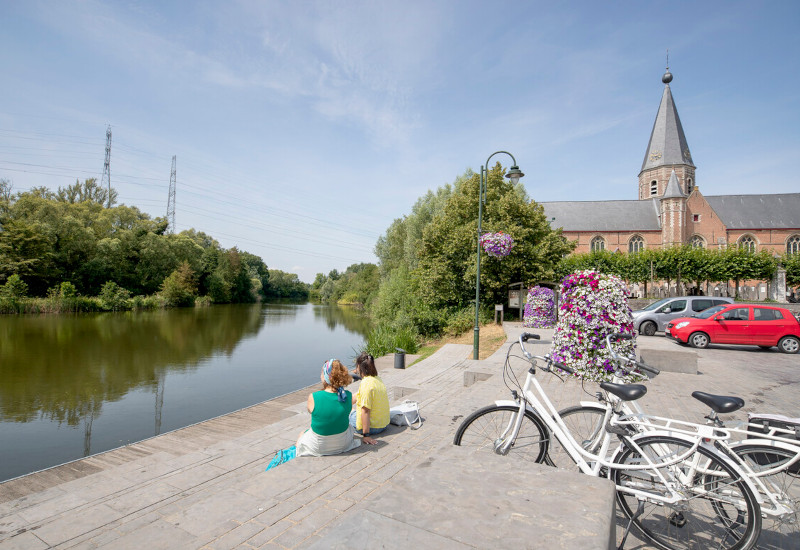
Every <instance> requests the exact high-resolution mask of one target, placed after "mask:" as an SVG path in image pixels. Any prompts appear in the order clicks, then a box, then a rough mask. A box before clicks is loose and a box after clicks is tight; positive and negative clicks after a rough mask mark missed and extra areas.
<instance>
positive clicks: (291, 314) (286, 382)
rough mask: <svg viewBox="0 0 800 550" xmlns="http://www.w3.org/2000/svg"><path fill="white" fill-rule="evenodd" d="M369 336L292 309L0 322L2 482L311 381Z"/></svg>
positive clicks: (337, 319) (306, 309) (337, 313)
mask: <svg viewBox="0 0 800 550" xmlns="http://www.w3.org/2000/svg"><path fill="white" fill-rule="evenodd" d="M368 329H369V323H368V321H367V320H366V319H365V318H363V317H362V316H361V315H360V313H359V312H358V310H355V309H352V308H338V307H336V306H324V305H312V304H297V303H270V304H256V305H239V306H212V307H209V308H198V309H179V310H169V311H155V312H128V313H107V314H84V315H72V316H71V315H58V316H32V315H31V316H0V481H2V480H5V479H10V478H12V477H15V476H18V475H22V474H25V473H28V472H31V471H35V470H38V469H41V468H46V467H48V466H53V465H56V464H60V463H63V462H66V461H68V460H73V459H76V458H80V457H82V456H88V455H89V454H92V453H97V452H101V451H105V450H108V449H113V448H115V447H119V446H121V445H125V444H127V443H131V442H134V441H139V440H141V439H144V438H147V437H150V436H153V435H158V434H160V433H162V432H164V431H169V430H174V429H177V428H180V427H182V426H188V425H190V424H193V423H195V422H200V421H202V420H206V419H208V418H213V417H215V416H218V415H221V414H226V413H228V412H232V411H235V410H238V409H241V408H243V407H247V406H250V405H253V404H255V403H259V402H261V401H264V400H266V399H271V398H274V397H277V396H279V395H283V394H286V393H289V392H292V391H295V390H297V389H299V388H302V387H306V386H308V385H311V384H315V383H317V382H318V381H319V369H320V366H321V365H322V363H323V362H324V361H325V360H326V359H328V358H330V357H339V358H340V359H342V360H343V361H345V362H352V359H353V357H354V356H355V354H356V350H357V349H358V348H359V347H360V345H361V344H362V343H363V337H364V335H365V334H366V332H367V330H368Z"/></svg>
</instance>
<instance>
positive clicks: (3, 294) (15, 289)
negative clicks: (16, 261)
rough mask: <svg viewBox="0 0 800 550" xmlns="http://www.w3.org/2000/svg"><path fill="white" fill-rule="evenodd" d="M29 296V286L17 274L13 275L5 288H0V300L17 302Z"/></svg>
mask: <svg viewBox="0 0 800 550" xmlns="http://www.w3.org/2000/svg"><path fill="white" fill-rule="evenodd" d="M27 294H28V285H27V284H25V281H23V280H22V279H21V278H20V276H19V275H17V274H16V273H15V274H14V275H11V276H10V277H9V278H8V279H7V280H6V282H5V284H4V285H3V286H0V298H3V299H5V300H16V299H18V298H24V297H25V296H27Z"/></svg>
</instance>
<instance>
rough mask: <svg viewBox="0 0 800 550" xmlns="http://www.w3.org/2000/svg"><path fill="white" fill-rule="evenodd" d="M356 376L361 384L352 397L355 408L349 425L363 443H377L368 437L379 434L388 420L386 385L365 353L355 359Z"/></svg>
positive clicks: (372, 359) (372, 361)
mask: <svg viewBox="0 0 800 550" xmlns="http://www.w3.org/2000/svg"><path fill="white" fill-rule="evenodd" d="M356 374H358V375H359V376H360V377H361V384H360V385H359V386H358V391H357V392H356V395H355V397H353V403H354V404H355V407H354V410H353V412H352V413H350V425H351V426H352V427H353V428H355V430H356V433H360V434H361V435H363V436H364V439H363V440H362V441H364V443H368V444H373V443H377V441H375V440H374V439H372V437H370V435H375V434H379V433H381V432H382V431H383V430H385V429H386V427H387V426H388V425H389V420H390V416H389V395H388V393H387V392H386V385H385V384H384V383H383V380H381V379H380V378H379V377H378V369H376V368H375V359H374V358H373V357H372V356H371V355H370V354H368V353H366V352H364V353H362V354H361V355H359V356H358V357H357V358H356Z"/></svg>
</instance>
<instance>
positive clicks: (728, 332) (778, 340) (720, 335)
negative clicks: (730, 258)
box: [665, 304, 800, 353]
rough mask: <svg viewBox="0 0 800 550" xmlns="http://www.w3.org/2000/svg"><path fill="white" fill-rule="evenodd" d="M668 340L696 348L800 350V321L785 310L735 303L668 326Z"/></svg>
mask: <svg viewBox="0 0 800 550" xmlns="http://www.w3.org/2000/svg"><path fill="white" fill-rule="evenodd" d="M665 333H666V336H667V338H670V339H672V340H675V341H676V342H678V343H681V344H689V345H690V346H693V347H695V348H706V347H708V345H709V344H745V345H754V346H758V347H760V348H762V349H769V348H771V347H772V346H778V349H779V350H780V351H782V352H783V353H797V352H798V350H800V321H798V320H797V319H796V318H795V317H794V315H792V312H791V311H789V310H788V309H784V308H782V307H773V306H761V305H758V306H755V305H744V304H734V305H729V306H717V307H712V308H710V309H707V310H705V311H704V312H702V313H698V314H697V315H696V316H695V317H682V318H680V319H675V320H673V321H670V322H669V323H668V324H667V329H666V331H665Z"/></svg>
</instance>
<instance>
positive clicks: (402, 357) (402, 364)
mask: <svg viewBox="0 0 800 550" xmlns="http://www.w3.org/2000/svg"><path fill="white" fill-rule="evenodd" d="M395 351H396V352H395V354H394V368H396V369H404V368H406V350H404V349H400V348H395Z"/></svg>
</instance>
